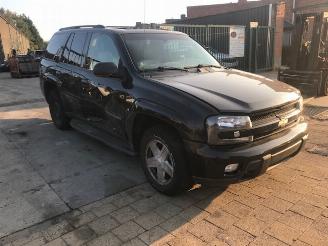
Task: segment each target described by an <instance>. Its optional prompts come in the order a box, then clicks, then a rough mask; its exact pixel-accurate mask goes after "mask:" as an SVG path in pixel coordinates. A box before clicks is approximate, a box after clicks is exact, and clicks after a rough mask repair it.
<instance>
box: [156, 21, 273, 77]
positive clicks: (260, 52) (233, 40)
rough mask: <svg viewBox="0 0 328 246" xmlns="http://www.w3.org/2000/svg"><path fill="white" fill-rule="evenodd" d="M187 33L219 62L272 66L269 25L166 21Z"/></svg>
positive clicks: (257, 69) (247, 67)
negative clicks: (188, 23) (250, 25)
mask: <svg viewBox="0 0 328 246" xmlns="http://www.w3.org/2000/svg"><path fill="white" fill-rule="evenodd" d="M161 28H165V29H169V30H174V31H179V32H183V33H186V34H188V35H189V36H190V37H191V38H193V39H194V40H196V41H197V42H198V43H199V44H201V45H202V46H203V47H204V48H206V49H207V50H208V51H209V52H210V53H211V54H212V55H213V56H214V57H215V58H216V59H217V60H218V61H219V62H220V63H221V64H222V65H224V66H226V67H233V68H237V69H240V70H244V71H251V72H262V71H269V70H272V66H273V40H274V32H273V28H271V27H258V28H251V29H250V28H246V27H244V26H222V25H165V26H162V27H161Z"/></svg>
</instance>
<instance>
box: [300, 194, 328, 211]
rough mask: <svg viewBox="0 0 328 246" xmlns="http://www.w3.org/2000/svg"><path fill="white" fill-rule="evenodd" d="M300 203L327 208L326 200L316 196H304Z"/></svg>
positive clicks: (327, 199) (327, 202) (327, 201)
mask: <svg viewBox="0 0 328 246" xmlns="http://www.w3.org/2000/svg"><path fill="white" fill-rule="evenodd" d="M301 201H303V202H305V203H308V204H311V205H313V206H315V207H320V208H322V209H326V208H328V198H326V197H323V196H319V195H316V194H304V195H303V196H302V198H301Z"/></svg>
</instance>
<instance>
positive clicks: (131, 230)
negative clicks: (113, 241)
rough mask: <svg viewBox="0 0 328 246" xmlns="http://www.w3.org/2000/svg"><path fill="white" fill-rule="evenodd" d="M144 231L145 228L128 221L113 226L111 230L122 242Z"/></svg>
mask: <svg viewBox="0 0 328 246" xmlns="http://www.w3.org/2000/svg"><path fill="white" fill-rule="evenodd" d="M144 231H145V230H144V229H143V228H142V227H141V226H139V225H138V224H137V223H135V222H133V221H128V222H126V223H125V224H123V225H121V226H119V227H117V228H115V229H114V230H113V231H112V232H113V233H114V234H115V235H116V236H117V237H118V238H119V239H121V240H122V241H123V242H126V241H129V240H131V239H132V238H134V237H136V236H138V235H140V234H141V233H143V232H144Z"/></svg>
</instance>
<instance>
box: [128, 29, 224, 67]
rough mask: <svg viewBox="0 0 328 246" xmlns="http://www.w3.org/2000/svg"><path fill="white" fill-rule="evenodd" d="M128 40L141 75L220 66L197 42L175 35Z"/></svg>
mask: <svg viewBox="0 0 328 246" xmlns="http://www.w3.org/2000/svg"><path fill="white" fill-rule="evenodd" d="M124 40H125V43H126V45H127V48H128V50H129V53H130V55H131V57H132V60H133V62H134V64H135V65H136V67H137V68H138V69H139V70H140V71H151V70H161V71H163V70H165V69H167V70H174V69H175V68H177V69H184V68H191V67H197V66H199V65H200V66H212V67H218V66H220V64H219V63H218V62H217V61H216V60H215V59H214V58H213V57H212V56H211V55H210V54H209V53H208V52H207V51H206V50H205V49H204V48H203V47H202V46H200V45H199V44H198V43H197V42H196V41H194V40H193V39H191V38H190V37H188V36H187V35H182V34H175V33H172V34H170V33H165V34H163V33H161V34H153V33H152V34H149V33H138V34H137V33H136V34H134V33H132V34H131V33H130V34H125V35H124Z"/></svg>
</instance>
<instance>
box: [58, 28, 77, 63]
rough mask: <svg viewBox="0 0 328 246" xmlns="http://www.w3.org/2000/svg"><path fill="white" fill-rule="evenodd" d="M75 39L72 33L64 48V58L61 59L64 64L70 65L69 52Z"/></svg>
mask: <svg viewBox="0 0 328 246" xmlns="http://www.w3.org/2000/svg"><path fill="white" fill-rule="evenodd" d="M73 38H74V33H71V35H70V36H69V39H68V41H67V43H66V45H65V47H64V51H63V56H62V59H61V61H62V62H64V63H68V58H69V51H70V49H71V45H72V41H73Z"/></svg>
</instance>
